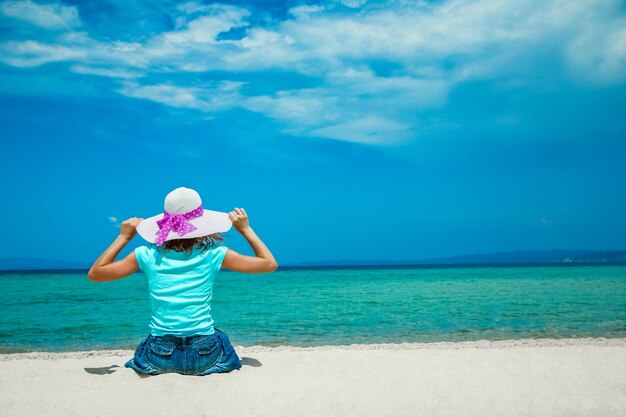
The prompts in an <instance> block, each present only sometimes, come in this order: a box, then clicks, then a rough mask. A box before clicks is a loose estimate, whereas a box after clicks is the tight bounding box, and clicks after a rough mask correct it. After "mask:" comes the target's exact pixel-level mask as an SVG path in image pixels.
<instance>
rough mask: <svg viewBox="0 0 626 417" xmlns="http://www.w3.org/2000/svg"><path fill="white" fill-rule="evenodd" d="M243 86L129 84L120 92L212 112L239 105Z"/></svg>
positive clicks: (229, 82) (239, 84)
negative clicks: (240, 91) (240, 88)
mask: <svg viewBox="0 0 626 417" xmlns="http://www.w3.org/2000/svg"><path fill="white" fill-rule="evenodd" d="M242 84H243V83H239V82H233V81H224V82H220V83H217V84H216V85H212V86H206V87H203V88H201V87H179V86H176V85H172V84H158V85H139V84H137V83H134V82H128V83H126V84H125V85H124V86H123V87H122V88H121V89H120V90H118V92H120V93H122V94H124V95H126V96H128V97H134V98H141V99H147V100H152V101H156V102H158V103H162V104H165V105H168V106H172V107H177V108H183V109H194V110H200V111H204V112H211V111H219V110H225V109H228V108H231V107H233V106H234V105H236V104H237V103H239V102H240V100H241V99H240V96H239V93H238V89H239V87H240V86H241V85H242Z"/></svg>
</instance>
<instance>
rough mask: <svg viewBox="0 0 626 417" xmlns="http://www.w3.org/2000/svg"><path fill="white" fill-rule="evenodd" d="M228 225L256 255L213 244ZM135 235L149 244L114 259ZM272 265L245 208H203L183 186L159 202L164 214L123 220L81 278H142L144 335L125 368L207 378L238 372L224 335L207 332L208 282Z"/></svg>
mask: <svg viewBox="0 0 626 417" xmlns="http://www.w3.org/2000/svg"><path fill="white" fill-rule="evenodd" d="M233 225H234V226H235V229H236V230H237V231H238V232H239V233H241V234H242V235H243V237H245V238H246V240H247V241H248V243H250V246H252V249H253V250H254V253H255V254H256V256H245V255H241V254H239V253H237V252H235V251H233V250H232V249H230V248H227V247H226V246H224V245H217V242H223V240H224V238H223V236H222V235H221V233H223V232H226V231H228V230H229V229H230V228H231V226H233ZM136 233H139V234H140V235H141V237H143V238H144V239H145V240H147V241H148V242H149V243H150V244H149V245H146V246H140V247H138V248H136V249H135V250H134V251H132V252H131V253H130V254H129V255H128V256H126V257H125V258H124V259H122V260H119V261H115V257H116V256H117V255H118V254H119V253H120V251H121V250H122V248H124V246H126V244H127V243H128V242H129V241H130V240H131V239H132V238H133V237H134V236H135V234H136ZM277 267H278V264H277V263H276V260H275V259H274V256H272V253H271V252H270V251H269V249H268V248H267V247H266V246H265V244H264V243H263V242H262V241H261V239H259V237H258V236H257V235H256V234H255V233H254V231H253V230H252V228H251V227H250V224H249V221H248V216H247V214H246V212H245V210H244V209H240V208H235V210H234V211H231V212H230V213H221V212H217V211H212V210H205V209H204V208H203V207H202V200H201V199H200V195H199V194H198V193H197V192H196V191H194V190H192V189H189V188H185V187H181V188H177V189H175V190H174V191H172V192H171V193H169V194H168V195H167V197H165V204H164V213H162V214H158V215H156V216H153V217H150V218H148V219H145V220H144V219H141V218H136V217H133V218H131V219H128V220H126V221H124V222H123V223H122V224H121V227H120V235H119V236H118V237H117V238H116V239H115V241H114V242H113V243H112V244H111V246H109V248H108V249H107V250H106V251H104V253H103V254H102V255H100V257H99V258H98V259H97V260H96V261H95V262H94V264H93V266H92V267H91V269H90V270H89V273H88V274H87V275H88V277H89V279H90V280H92V281H96V282H106V281H113V280H116V279H121V278H124V277H127V276H129V275H132V274H134V273H135V272H137V271H138V270H139V269H141V270H142V271H143V272H144V273H145V274H146V277H147V279H148V288H149V292H150V301H151V306H152V319H151V322H150V334H149V335H148V337H147V338H146V339H145V340H143V341H142V342H141V343H139V345H138V346H137V349H136V350H135V355H134V357H133V359H131V360H129V361H128V362H126V364H125V365H124V366H125V367H127V368H133V369H134V370H135V371H137V372H139V373H145V374H160V373H168V372H176V373H180V374H185V375H208V374H212V373H217V372H230V371H232V370H233V369H239V368H241V361H240V359H239V357H238V356H237V354H236V352H235V350H234V348H233V346H232V345H231V343H230V340H229V338H228V336H227V335H226V334H225V333H224V332H222V331H220V330H219V329H217V328H215V327H213V324H214V323H213V318H212V317H211V314H210V310H211V299H212V297H213V282H214V280H215V278H216V276H217V274H218V272H219V270H220V268H226V269H230V270H232V271H237V272H246V273H262V272H272V271H274V270H276V268H277Z"/></svg>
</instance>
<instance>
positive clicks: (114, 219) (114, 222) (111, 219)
mask: <svg viewBox="0 0 626 417" xmlns="http://www.w3.org/2000/svg"><path fill="white" fill-rule="evenodd" d="M107 219H109V222H110V223H111V224H112V225H113V226H115V227H120V221H119V219H118V218H117V217H114V216H109V217H107Z"/></svg>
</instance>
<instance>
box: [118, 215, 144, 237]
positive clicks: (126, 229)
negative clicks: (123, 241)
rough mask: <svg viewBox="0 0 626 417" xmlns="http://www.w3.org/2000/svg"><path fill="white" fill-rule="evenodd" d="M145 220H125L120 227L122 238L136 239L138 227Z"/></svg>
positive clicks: (133, 218)
mask: <svg viewBox="0 0 626 417" xmlns="http://www.w3.org/2000/svg"><path fill="white" fill-rule="evenodd" d="M142 220H143V219H142V218H139V217H131V218H130V219H128V220H124V221H123V222H122V224H121V225H120V236H123V237H125V238H127V239H128V240H130V239H132V238H133V237H135V235H136V234H137V225H138V224H139V223H141V221H142Z"/></svg>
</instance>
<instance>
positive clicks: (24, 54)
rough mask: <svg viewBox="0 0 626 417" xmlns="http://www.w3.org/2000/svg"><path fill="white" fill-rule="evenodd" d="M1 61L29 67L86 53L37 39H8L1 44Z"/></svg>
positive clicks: (67, 59)
mask: <svg viewBox="0 0 626 417" xmlns="http://www.w3.org/2000/svg"><path fill="white" fill-rule="evenodd" d="M0 52H2V54H1V55H0V61H2V62H4V63H6V64H9V65H12V66H14V67H20V68H28V67H37V66H39V65H43V64H47V63H50V62H58V61H69V60H74V59H78V58H83V57H85V56H86V53H85V52H84V51H81V50H76V49H74V48H71V47H67V46H63V45H54V44H45V43H40V42H37V41H21V42H20V41H8V42H4V43H1V44H0Z"/></svg>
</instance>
